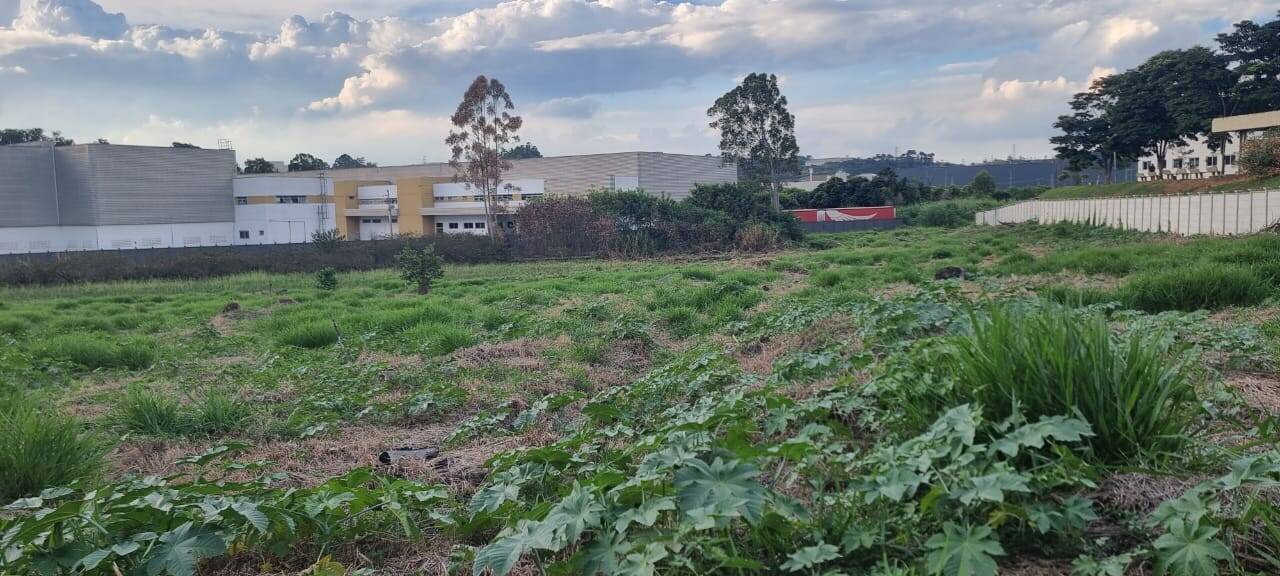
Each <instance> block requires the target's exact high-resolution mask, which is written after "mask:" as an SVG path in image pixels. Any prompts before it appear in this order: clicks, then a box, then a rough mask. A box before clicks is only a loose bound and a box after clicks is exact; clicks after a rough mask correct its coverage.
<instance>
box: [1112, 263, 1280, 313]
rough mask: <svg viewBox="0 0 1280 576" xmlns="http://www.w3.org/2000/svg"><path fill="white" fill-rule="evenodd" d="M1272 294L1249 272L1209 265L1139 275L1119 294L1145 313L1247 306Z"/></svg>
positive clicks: (1244, 269)
mask: <svg viewBox="0 0 1280 576" xmlns="http://www.w3.org/2000/svg"><path fill="white" fill-rule="evenodd" d="M1273 293H1274V288H1272V287H1271V286H1270V285H1269V284H1268V282H1267V281H1266V280H1264V279H1262V278H1260V277H1259V276H1258V275H1257V274H1256V273H1254V271H1253V270H1252V269H1250V268H1248V267H1245V266H1239V265H1231V264H1213V263H1209V264H1196V265H1192V266H1186V267H1177V268H1171V269H1167V270H1161V271H1153V272H1146V273H1143V274H1139V275H1138V276H1136V277H1134V278H1132V279H1131V280H1130V281H1129V283H1128V284H1126V285H1125V286H1124V288H1123V290H1122V292H1121V294H1122V295H1123V297H1124V299H1125V302H1126V303H1127V304H1129V305H1130V306H1131V307H1133V308H1135V309H1138V310H1145V311H1147V312H1162V311H1165V310H1182V311H1186V312H1192V311H1195V310H1217V309H1220V308H1225V307H1228V306H1250V305H1255V304H1259V303H1261V302H1262V301H1264V300H1266V299H1267V298H1269V297H1270V296H1271V295H1272V294H1273Z"/></svg>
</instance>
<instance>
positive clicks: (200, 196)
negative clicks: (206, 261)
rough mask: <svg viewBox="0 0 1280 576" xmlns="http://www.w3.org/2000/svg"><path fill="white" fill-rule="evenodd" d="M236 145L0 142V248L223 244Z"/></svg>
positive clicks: (229, 228)
mask: <svg viewBox="0 0 1280 576" xmlns="http://www.w3.org/2000/svg"><path fill="white" fill-rule="evenodd" d="M235 175H236V158H235V152H234V151H231V150H202V149H197V148H157V147H146V146H120V145H108V144H81V145H73V146H54V145H53V144H52V143H50V142H38V143H31V144H18V145H11V146H0V253H15V252H61V251H67V250H104V249H127V248H160V247H180V246H217V245H226V244H229V243H230V239H231V231H232V229H233V227H232V224H233V221H234V217H235V212H234V204H233V200H232V185H231V182H232V179H233V178H235Z"/></svg>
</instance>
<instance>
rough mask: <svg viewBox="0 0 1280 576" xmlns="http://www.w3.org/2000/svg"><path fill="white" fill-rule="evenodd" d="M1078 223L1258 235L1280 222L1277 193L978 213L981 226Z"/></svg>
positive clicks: (1085, 202)
mask: <svg viewBox="0 0 1280 576" xmlns="http://www.w3.org/2000/svg"><path fill="white" fill-rule="evenodd" d="M1032 220H1035V221H1038V222H1040V223H1041V224H1053V223H1055V222H1078V223H1085V224H1097V225H1099V226H1110V227H1112V228H1122V229H1126V230H1141V231H1145V232H1168V233H1172V234H1180V235H1193V234H1213V235H1234V234H1249V233H1253V232H1258V231H1260V230H1262V229H1263V228H1266V227H1268V226H1270V225H1272V224H1275V223H1276V222H1277V221H1280V190H1258V191H1254V192H1231V193H1224V194H1195V195H1185V196H1139V197H1133V198H1089V199H1081V200H1032V201H1029V202H1020V203H1018V204H1013V205H1011V206H1005V207H1003V208H998V209H996V210H988V211H986V212H979V213H978V214H977V215H976V216H975V218H974V221H975V223H976V224H979V225H984V224H985V225H997V224H1015V223H1020V222H1029V221H1032Z"/></svg>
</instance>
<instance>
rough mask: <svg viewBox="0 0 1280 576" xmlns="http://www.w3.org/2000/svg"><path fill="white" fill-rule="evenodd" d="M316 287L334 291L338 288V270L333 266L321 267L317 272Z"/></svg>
mask: <svg viewBox="0 0 1280 576" xmlns="http://www.w3.org/2000/svg"><path fill="white" fill-rule="evenodd" d="M316 288H319V289H320V290H328V291H333V290H337V289H338V271H337V270H334V269H333V268H332V267H325V268H321V269H320V270H319V271H317V272H316Z"/></svg>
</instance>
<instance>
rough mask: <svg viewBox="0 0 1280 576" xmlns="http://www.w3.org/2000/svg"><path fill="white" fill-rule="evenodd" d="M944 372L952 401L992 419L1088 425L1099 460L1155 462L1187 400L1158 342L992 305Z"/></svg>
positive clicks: (1066, 316)
mask: <svg viewBox="0 0 1280 576" xmlns="http://www.w3.org/2000/svg"><path fill="white" fill-rule="evenodd" d="M946 362H947V369H948V371H949V372H950V373H951V374H952V376H954V378H955V382H956V388H955V390H954V392H955V393H956V394H957V395H958V397H957V398H956V399H955V400H956V403H962V402H975V403H976V404H978V405H981V406H983V407H984V408H985V409H986V410H988V411H989V413H990V415H991V416H992V419H993V420H996V421H999V420H1001V419H1004V418H1008V417H1009V416H1010V415H1012V414H1013V413H1014V412H1015V411H1018V412H1020V413H1021V414H1022V415H1023V416H1025V417H1026V418H1027V419H1028V420H1031V421H1036V420H1038V419H1040V418H1041V417H1052V416H1070V415H1077V416H1078V417H1080V418H1083V419H1084V420H1085V421H1086V422H1088V423H1089V425H1090V426H1092V427H1093V433H1094V436H1093V437H1092V438H1091V439H1090V446H1091V447H1092V450H1093V453H1094V455H1095V456H1096V457H1097V458H1099V459H1100V460H1102V461H1104V462H1108V463H1120V462H1132V461H1134V459H1140V458H1142V457H1150V458H1158V457H1160V456H1161V455H1165V454H1169V453H1172V452H1174V451H1176V450H1177V449H1179V448H1181V447H1182V446H1183V444H1184V442H1185V441H1186V435H1185V433H1184V428H1183V427H1184V426H1185V425H1186V423H1187V422H1189V421H1191V418H1189V415H1190V412H1191V411H1192V410H1193V409H1194V406H1195V394H1194V391H1193V389H1192V385H1191V383H1190V381H1189V380H1188V378H1187V375H1186V373H1185V371H1184V369H1183V364H1182V363H1181V362H1178V361H1176V358H1174V355H1173V354H1172V351H1171V350H1170V349H1169V347H1168V344H1166V343H1164V341H1163V340H1162V339H1161V338H1160V337H1159V335H1134V336H1132V337H1131V338H1129V339H1128V340H1120V339H1118V338H1117V337H1116V336H1114V335H1113V334H1112V332H1111V329H1110V327H1109V326H1108V325H1107V322H1106V319H1105V318H1103V317H1102V316H1100V315H1084V316H1082V315H1080V314H1078V313H1076V312H1073V311H1070V310H1066V309H1062V308H1051V309H1046V310H1041V311H1036V312H1025V311H1018V310H1014V309H1009V308H999V307H994V308H992V309H991V310H990V312H989V314H987V315H984V316H975V317H974V321H973V329H972V331H971V333H970V334H968V335H967V336H964V337H961V338H959V339H958V341H957V342H956V347H955V351H954V353H953V354H952V355H950V356H949V357H948V360H947V361H946Z"/></svg>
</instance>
